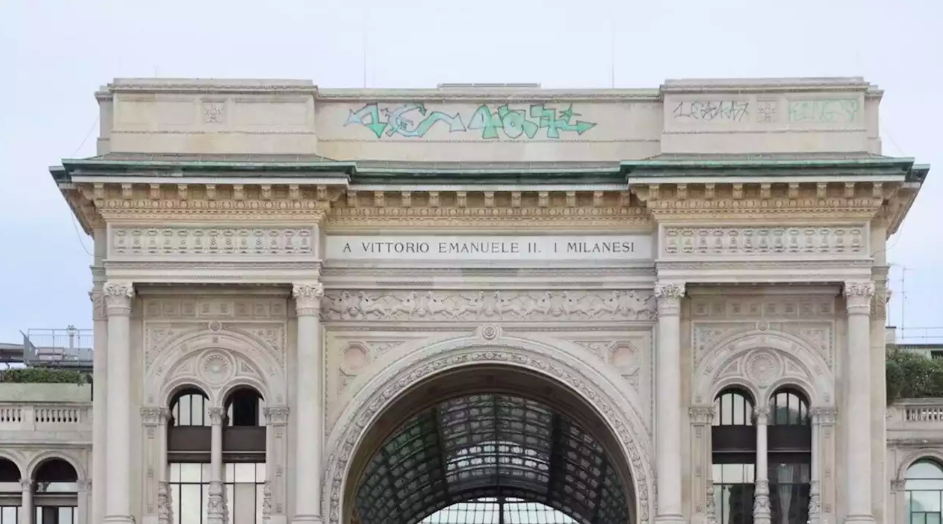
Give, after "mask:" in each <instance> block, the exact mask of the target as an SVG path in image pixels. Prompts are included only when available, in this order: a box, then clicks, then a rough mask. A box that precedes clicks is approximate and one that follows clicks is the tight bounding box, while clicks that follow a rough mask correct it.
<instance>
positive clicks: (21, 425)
mask: <svg viewBox="0 0 943 524" xmlns="http://www.w3.org/2000/svg"><path fill="white" fill-rule="evenodd" d="M0 441H2V442H3V443H4V445H13V444H36V443H57V442H61V443H68V444H70V445H78V446H82V445H91V442H92V401H91V386H89V385H74V384H0Z"/></svg>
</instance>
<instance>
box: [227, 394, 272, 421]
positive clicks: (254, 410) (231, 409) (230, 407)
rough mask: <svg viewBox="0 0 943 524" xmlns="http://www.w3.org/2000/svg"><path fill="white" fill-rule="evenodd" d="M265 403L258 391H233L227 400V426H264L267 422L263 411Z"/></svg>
mask: <svg viewBox="0 0 943 524" xmlns="http://www.w3.org/2000/svg"><path fill="white" fill-rule="evenodd" d="M264 407H265V401H264V400H262V395H260V394H259V392H258V391H256V390H254V389H251V388H240V389H237V390H235V391H233V392H232V393H231V394H230V395H229V398H227V399H226V425H227V426H241V427H249V426H264V425H265V420H264V418H263V416H262V409H263V408H264Z"/></svg>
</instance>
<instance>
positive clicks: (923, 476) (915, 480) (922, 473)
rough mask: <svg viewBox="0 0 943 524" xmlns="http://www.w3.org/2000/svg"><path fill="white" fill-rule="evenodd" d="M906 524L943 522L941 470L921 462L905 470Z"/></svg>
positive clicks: (937, 465)
mask: <svg viewBox="0 0 943 524" xmlns="http://www.w3.org/2000/svg"><path fill="white" fill-rule="evenodd" d="M904 490H905V496H906V498H907V522H908V524H941V521H943V468H941V467H940V465H939V464H937V463H936V462H935V461H931V460H921V461H919V462H916V463H914V464H913V465H912V466H910V468H908V469H907V480H906V483H905V484H904Z"/></svg>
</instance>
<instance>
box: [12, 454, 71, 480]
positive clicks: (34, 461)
mask: <svg viewBox="0 0 943 524" xmlns="http://www.w3.org/2000/svg"><path fill="white" fill-rule="evenodd" d="M84 455H85V453H83V452H82V451H77V450H70V449H50V450H46V451H42V452H39V453H37V454H35V455H33V456H32V457H30V459H29V462H28V463H27V465H26V469H21V470H20V471H21V472H25V476H26V478H29V479H33V478H35V477H36V470H37V469H39V467H40V466H41V465H42V464H43V463H44V462H46V461H48V460H52V459H62V460H64V461H66V462H68V463H69V464H70V465H71V466H72V467H73V468H75V474H76V475H77V476H78V479H79V480H85V479H87V478H88V474H87V473H86V471H85V460H84V458H85V457H84Z"/></svg>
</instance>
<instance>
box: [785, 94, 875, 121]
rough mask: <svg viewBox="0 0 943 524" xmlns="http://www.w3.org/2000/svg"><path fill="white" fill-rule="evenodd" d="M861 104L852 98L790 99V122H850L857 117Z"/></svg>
mask: <svg viewBox="0 0 943 524" xmlns="http://www.w3.org/2000/svg"><path fill="white" fill-rule="evenodd" d="M860 109H861V104H860V103H859V102H858V100H856V99H854V98H830V99H816V100H790V101H789V111H788V113H789V121H790V122H826V123H844V124H850V123H852V122H854V121H855V119H856V118H857V117H858V111H859V110H860Z"/></svg>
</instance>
